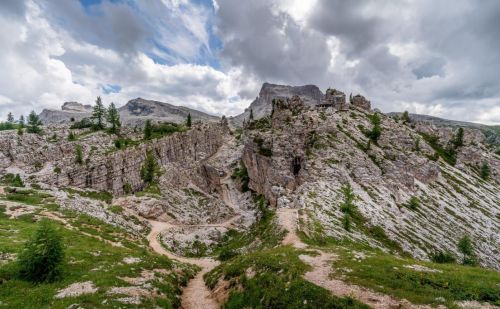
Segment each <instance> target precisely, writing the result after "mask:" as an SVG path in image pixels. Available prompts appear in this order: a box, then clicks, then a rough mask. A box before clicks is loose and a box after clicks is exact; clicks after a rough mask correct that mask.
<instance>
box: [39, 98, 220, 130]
mask: <svg viewBox="0 0 500 309" xmlns="http://www.w3.org/2000/svg"><path fill="white" fill-rule="evenodd" d="M118 112H119V113H120V118H121V121H122V123H123V124H124V125H140V124H142V123H144V122H145V121H146V120H147V119H149V120H152V121H162V122H175V123H180V122H183V121H185V120H186V118H187V115H188V114H191V117H192V119H193V121H197V120H201V121H218V120H220V117H217V116H213V115H209V114H206V113H203V112H200V111H198V110H195V109H191V108H187V107H184V106H176V105H172V104H168V103H164V102H159V101H153V100H146V99H142V98H137V99H133V100H130V101H128V102H127V104H125V105H124V106H122V107H120V108H119V109H118ZM91 114H92V106H90V105H83V104H81V103H77V102H66V103H64V104H63V106H62V108H61V110H53V109H44V110H43V111H42V112H41V113H40V119H41V120H42V122H43V123H44V124H63V123H69V122H74V121H80V120H82V119H83V118H86V117H90V116H91Z"/></svg>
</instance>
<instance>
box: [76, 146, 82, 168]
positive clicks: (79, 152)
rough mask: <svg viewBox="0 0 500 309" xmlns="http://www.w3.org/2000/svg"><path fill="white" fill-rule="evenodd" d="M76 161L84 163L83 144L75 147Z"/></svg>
mask: <svg viewBox="0 0 500 309" xmlns="http://www.w3.org/2000/svg"><path fill="white" fill-rule="evenodd" d="M75 163H77V164H82V163H83V153H82V146H80V145H76V147H75Z"/></svg>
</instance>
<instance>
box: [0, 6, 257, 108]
mask: <svg viewBox="0 0 500 309" xmlns="http://www.w3.org/2000/svg"><path fill="white" fill-rule="evenodd" d="M28 4H29V5H28V8H27V10H26V17H25V18H24V17H23V18H18V19H12V18H11V17H10V16H8V17H6V16H2V15H0V27H2V29H4V30H6V31H2V32H1V33H0V42H2V49H1V50H0V56H1V58H0V65H1V66H2V68H3V70H2V71H0V83H1V85H2V86H1V88H0V117H2V118H5V117H6V115H7V113H8V112H9V111H12V112H14V114H15V115H16V117H18V116H19V115H20V114H21V113H22V114H27V113H28V112H29V111H30V110H31V109H35V110H36V111H38V112H40V111H41V110H42V109H43V108H55V109H57V108H60V106H61V104H62V103H63V102H65V101H79V102H82V103H86V104H89V103H93V102H94V99H95V97H96V96H97V95H101V96H103V99H104V101H105V102H106V103H109V102H111V101H114V102H115V103H116V104H117V105H119V106H120V105H123V104H125V103H126V102H127V101H128V100H130V99H132V98H135V97H143V98H148V99H155V100H159V101H164V102H169V103H172V104H176V105H184V106H188V107H192V108H196V109H199V110H202V111H206V112H209V113H211V114H219V115H221V114H233V115H234V114H237V113H239V112H241V111H242V110H243V109H244V108H245V107H246V105H247V104H248V103H249V102H248V101H246V100H242V99H240V98H239V96H238V93H239V91H240V90H241V89H242V88H248V85H252V83H251V82H248V81H247V80H246V79H245V80H243V78H242V75H241V74H242V72H241V70H238V69H237V68H233V69H229V70H228V72H227V73H224V72H222V71H219V70H216V69H214V68H212V67H210V66H206V65H196V64H188V63H179V64H173V65H166V64H160V63H157V62H155V61H153V59H151V58H150V57H148V56H147V55H146V54H145V53H143V52H140V51H138V52H134V53H128V52H127V53H123V52H119V51H117V50H113V49H110V48H107V47H100V46H97V45H95V44H92V43H89V42H85V41H81V40H80V41H77V40H76V39H75V38H74V37H73V36H72V34H71V33H70V32H69V31H67V29H64V28H61V27H58V26H57V25H54V24H51V23H50V22H49V20H48V19H47V18H46V17H45V16H44V11H43V6H39V5H37V4H36V3H35V2H33V1H29V2H28ZM176 5H178V4H176ZM183 5H184V4H183ZM179 12H180V11H179ZM194 13H195V14H198V13H199V12H194ZM182 14H185V12H183V13H182ZM190 18H191V17H186V16H184V17H182V18H181V19H184V20H185V21H186V22H187V25H188V27H189V28H190V29H192V30H193V32H196V33H197V35H199V38H198V39H199V40H200V41H203V40H205V41H206V40H208V38H207V37H206V34H203V30H202V25H201V24H197V22H201V23H202V22H203V19H196V18H194V19H190ZM204 36H205V37H204ZM198 39H197V40H198ZM185 44H186V47H185V48H186V49H190V48H191V49H192V51H189V52H188V53H191V52H193V53H194V51H195V50H196V49H197V48H198V47H197V44H198V43H192V42H190V41H189V40H187V41H186V42H185ZM193 44H194V45H196V46H194V47H193ZM184 51H185V50H184ZM103 85H119V86H120V87H121V91H120V92H119V93H109V94H103V93H102V86H103ZM252 90H255V89H252Z"/></svg>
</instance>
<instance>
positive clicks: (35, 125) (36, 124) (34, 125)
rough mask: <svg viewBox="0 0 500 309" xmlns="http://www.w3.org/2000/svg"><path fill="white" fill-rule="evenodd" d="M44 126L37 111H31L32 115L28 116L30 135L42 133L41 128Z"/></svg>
mask: <svg viewBox="0 0 500 309" xmlns="http://www.w3.org/2000/svg"><path fill="white" fill-rule="evenodd" d="M41 125H42V121H41V120H40V118H39V117H38V115H37V114H36V113H35V111H31V113H30V114H29V116H28V125H27V126H26V131H27V132H28V133H37V134H39V133H41V132H42V129H41V128H40V126H41Z"/></svg>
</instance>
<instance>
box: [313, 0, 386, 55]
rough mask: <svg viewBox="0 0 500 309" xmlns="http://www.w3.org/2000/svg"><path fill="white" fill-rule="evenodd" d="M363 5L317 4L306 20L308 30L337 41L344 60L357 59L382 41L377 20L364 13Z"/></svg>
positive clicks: (340, 2) (327, 2)
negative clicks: (307, 21) (307, 20)
mask: <svg viewBox="0 0 500 309" xmlns="http://www.w3.org/2000/svg"><path fill="white" fill-rule="evenodd" d="M364 4H366V2H363V1H343V0H333V1H330V0H329V1H320V3H318V4H317V5H316V6H315V9H314V10H313V13H312V15H311V17H310V19H309V22H310V26H311V27H312V28H315V29H317V30H319V31H321V32H323V33H324V34H327V35H332V36H335V37H338V38H340V39H341V40H342V43H343V44H342V49H343V51H344V52H345V53H346V54H347V55H348V56H355V55H359V54H360V53H363V52H365V51H366V50H367V49H369V48H372V47H373V46H374V45H378V44H381V43H382V40H383V39H384V35H383V33H382V27H383V22H382V20H381V18H380V17H378V16H374V15H373V14H371V13H372V12H367V11H366V10H364V9H363V6H364ZM380 5H381V6H382V2H381V3H380Z"/></svg>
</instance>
